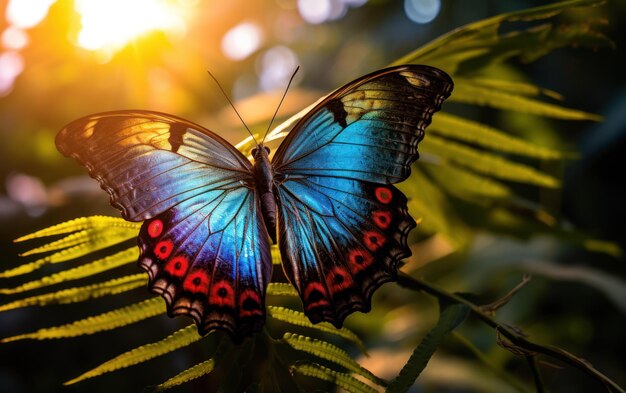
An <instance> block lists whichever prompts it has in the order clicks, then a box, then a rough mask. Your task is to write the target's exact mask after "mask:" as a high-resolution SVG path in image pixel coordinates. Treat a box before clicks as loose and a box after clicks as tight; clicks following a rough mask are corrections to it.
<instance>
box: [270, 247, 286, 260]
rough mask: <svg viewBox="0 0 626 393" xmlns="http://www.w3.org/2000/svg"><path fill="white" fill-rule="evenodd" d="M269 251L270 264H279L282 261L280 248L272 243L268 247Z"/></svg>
mask: <svg viewBox="0 0 626 393" xmlns="http://www.w3.org/2000/svg"><path fill="white" fill-rule="evenodd" d="M270 253H271V254H272V265H280V264H282V263H283V261H282V259H281V257H280V250H279V249H278V246H277V245H276V244H272V246H271V247H270Z"/></svg>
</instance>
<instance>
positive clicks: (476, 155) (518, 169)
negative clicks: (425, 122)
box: [422, 135, 559, 188]
mask: <svg viewBox="0 0 626 393" xmlns="http://www.w3.org/2000/svg"><path fill="white" fill-rule="evenodd" d="M422 145H423V149H424V150H423V151H424V152H428V153H431V154H436V155H438V156H440V157H442V158H445V159H447V160H449V161H450V162H453V163H456V164H459V165H461V166H463V167H465V168H469V169H472V170H474V171H476V172H479V173H483V174H485V175H489V176H493V177H496V178H498V179H504V180H509V181H515V182H520V183H526V184H532V185H537V186H542V187H550V188H556V187H558V186H559V181H558V180H557V179H555V178H554V177H552V176H549V175H547V174H545V173H542V172H540V171H538V170H536V169H534V168H532V167H530V166H527V165H524V164H519V163H515V162H512V161H509V160H507V159H505V158H502V157H499V156H496V155H493V154H490V153H486V152H481V151H479V150H476V149H473V148H471V147H468V146H464V145H461V144H459V143H455V142H451V141H449V140H445V139H442V138H439V137H436V136H434V135H430V137H429V138H426V139H424V141H423V142H422Z"/></svg>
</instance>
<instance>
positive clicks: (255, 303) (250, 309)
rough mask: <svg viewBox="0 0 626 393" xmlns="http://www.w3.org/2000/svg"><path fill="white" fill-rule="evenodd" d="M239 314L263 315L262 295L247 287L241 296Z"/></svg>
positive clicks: (243, 315) (249, 315)
mask: <svg viewBox="0 0 626 393" xmlns="http://www.w3.org/2000/svg"><path fill="white" fill-rule="evenodd" d="M239 315H240V316H242V317H251V316H254V315H263V310H262V309H261V297H260V296H259V294H258V293H256V292H255V291H254V290H252V289H246V290H245V291H243V292H242V293H241V296H240V297H239Z"/></svg>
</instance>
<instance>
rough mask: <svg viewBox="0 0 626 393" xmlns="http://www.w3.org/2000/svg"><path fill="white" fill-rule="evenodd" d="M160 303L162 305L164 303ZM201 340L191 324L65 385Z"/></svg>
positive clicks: (120, 356)
mask: <svg viewBox="0 0 626 393" xmlns="http://www.w3.org/2000/svg"><path fill="white" fill-rule="evenodd" d="M159 300H161V299H159ZM160 303H161V304H162V302H160ZM201 338H202V336H200V335H199V334H198V331H197V329H196V325H195V324H191V325H189V326H187V327H184V328H182V329H180V330H177V331H176V332H174V333H172V334H171V335H169V336H167V337H166V338H164V339H163V340H160V341H157V342H154V343H151V344H146V345H142V346H140V347H137V348H135V349H132V350H130V351H128V352H125V353H123V354H121V355H119V356H116V357H115V358H113V359H111V360H109V361H107V362H104V363H102V364H101V365H99V366H98V367H96V368H94V369H92V370H89V371H87V372H86V373H83V374H81V375H79V376H78V377H76V378H74V379H72V380H69V381H67V382H65V383H64V384H63V385H66V386H67V385H73V384H75V383H77V382H80V381H83V380H85V379H88V378H93V377H96V376H98V375H102V374H105V373H108V372H111V371H115V370H119V369H121V368H126V367H130V366H134V365H135V364H139V363H143V362H145V361H147V360H150V359H153V358H155V357H158V356H161V355H164V354H166V353H169V352H172V351H174V350H176V349H179V348H182V347H185V346H187V345H189V344H192V343H194V342H196V341H198V340H200V339H201Z"/></svg>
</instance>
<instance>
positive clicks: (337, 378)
mask: <svg viewBox="0 0 626 393" xmlns="http://www.w3.org/2000/svg"><path fill="white" fill-rule="evenodd" d="M291 372H292V373H294V372H295V373H299V374H302V375H306V376H308V377H314V378H317V379H321V380H324V381H328V382H332V383H334V384H335V385H337V386H339V387H341V388H342V389H345V390H346V391H348V392H351V393H377V391H376V390H375V389H374V388H371V387H369V386H367V385H366V384H364V383H363V382H361V381H359V380H358V379H356V378H354V377H353V376H351V375H349V374H345V373H340V372H338V371H335V370H331V369H329V368H327V367H324V366H321V365H319V364H316V363H304V364H297V365H294V366H292V367H291Z"/></svg>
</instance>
